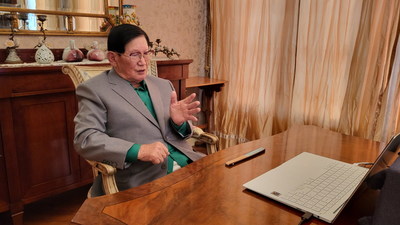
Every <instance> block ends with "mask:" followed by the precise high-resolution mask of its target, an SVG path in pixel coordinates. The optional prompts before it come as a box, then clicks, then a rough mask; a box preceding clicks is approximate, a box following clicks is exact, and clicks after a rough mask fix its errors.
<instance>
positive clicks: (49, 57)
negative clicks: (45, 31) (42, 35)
mask: <svg viewBox="0 0 400 225" xmlns="http://www.w3.org/2000/svg"><path fill="white" fill-rule="evenodd" d="M35 60H36V62H37V63H40V64H49V63H52V62H54V54H53V52H52V51H51V50H50V49H49V48H48V47H47V46H46V45H45V44H44V43H43V44H42V45H41V46H40V47H39V48H38V49H37V50H36V53H35Z"/></svg>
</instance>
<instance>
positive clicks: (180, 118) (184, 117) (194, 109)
mask: <svg viewBox="0 0 400 225" xmlns="http://www.w3.org/2000/svg"><path fill="white" fill-rule="evenodd" d="M195 97H196V94H195V93H193V94H191V95H189V96H188V97H186V98H185V99H182V100H180V101H178V99H177V96H176V92H175V91H173V92H172V93H171V107H170V115H171V119H172V121H174V123H175V124H176V125H178V126H180V125H182V124H183V123H184V122H186V121H188V120H192V121H197V118H196V117H195V116H194V115H195V114H196V113H198V112H200V108H199V105H200V102H199V101H193V100H194V98H195Z"/></svg>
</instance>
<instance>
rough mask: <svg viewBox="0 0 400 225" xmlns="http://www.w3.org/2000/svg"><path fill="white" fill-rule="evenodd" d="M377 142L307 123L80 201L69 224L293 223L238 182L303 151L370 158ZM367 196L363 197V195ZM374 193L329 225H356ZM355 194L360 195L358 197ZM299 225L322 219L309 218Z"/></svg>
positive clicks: (285, 211) (295, 218) (292, 215)
mask: <svg viewBox="0 0 400 225" xmlns="http://www.w3.org/2000/svg"><path fill="white" fill-rule="evenodd" d="M258 147H264V148H265V149H266V150H267V151H266V152H265V153H264V154H262V155H259V156H257V157H255V158H253V159H250V160H248V161H245V162H242V163H240V164H237V165H236V166H234V167H231V168H228V167H225V165H224V164H225V162H226V161H228V160H230V159H233V158H235V157H237V156H239V155H242V154H244V153H247V152H248V151H250V150H253V149H256V148H258ZM383 147H384V144H380V143H378V142H374V141H370V140H365V139H362V138H357V137H352V136H346V135H342V134H339V133H336V132H332V131H328V130H326V129H321V128H318V127H315V126H297V127H293V128H290V129H289V130H287V131H285V132H283V133H281V134H277V135H274V136H272V137H267V138H264V139H261V140H256V141H252V142H248V143H244V144H241V145H237V146H233V147H230V148H228V149H225V150H221V151H219V152H217V153H215V154H212V155H209V156H206V157H205V158H203V159H201V160H198V161H196V162H194V163H192V164H190V165H188V166H186V167H184V168H182V169H180V170H178V171H176V172H174V173H172V174H170V175H167V176H165V177H163V178H160V179H158V180H155V181H153V182H151V183H148V184H145V185H142V186H139V187H136V188H133V189H129V190H126V191H122V192H119V193H116V194H113V195H108V196H102V197H98V198H92V199H87V200H86V201H85V202H84V204H83V205H82V206H81V208H80V209H79V211H78V212H77V214H76V215H75V217H74V218H73V220H72V221H73V223H77V224H176V225H177V224H243V225H247V224H252V225H253V224H254V225H258V224H279V225H281V224H298V222H299V221H300V217H301V215H302V213H301V212H299V211H297V210H295V209H292V208H290V207H287V206H285V205H282V204H280V203H277V202H275V201H273V200H271V199H268V198H265V197H262V196H260V195H258V194H255V193H253V192H250V191H248V190H246V189H244V188H243V187H242V185H243V184H244V183H245V182H247V181H249V180H251V179H253V178H255V177H257V176H259V175H260V174H262V173H264V172H266V171H268V170H270V169H272V168H274V167H276V166H278V165H280V164H281V163H283V162H285V161H286V160H288V159H290V158H292V157H294V156H295V155H297V154H299V153H301V152H303V151H308V152H313V153H316V154H319V155H323V156H327V157H331V158H334V159H340V160H342V161H345V162H349V163H353V162H360V161H373V160H375V158H376V157H377V156H378V154H379V152H380V151H381V149H383ZM367 194H368V197H365V196H366V195H367ZM374 194H375V193H369V190H368V191H366V192H362V193H359V194H358V195H357V198H354V199H353V200H352V201H350V202H349V204H348V205H347V206H346V208H345V209H344V210H343V212H342V214H341V215H340V216H339V218H338V219H337V220H336V221H335V223H334V224H353V225H354V224H357V219H358V218H360V217H362V216H365V215H371V213H372V212H371V211H372V210H373V209H372V207H373V206H374V203H373V200H374V197H375V196H374ZM361 197H363V198H361ZM306 224H327V223H325V222H323V221H320V220H317V219H315V218H312V219H311V221H310V222H307V223H306Z"/></svg>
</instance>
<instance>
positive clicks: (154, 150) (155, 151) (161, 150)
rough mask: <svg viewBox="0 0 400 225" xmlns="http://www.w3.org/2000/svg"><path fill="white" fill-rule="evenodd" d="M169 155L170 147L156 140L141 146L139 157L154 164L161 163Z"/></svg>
mask: <svg viewBox="0 0 400 225" xmlns="http://www.w3.org/2000/svg"><path fill="white" fill-rule="evenodd" d="M168 155H169V152H168V148H167V147H166V146H165V145H164V144H163V143H161V142H154V143H151V144H143V145H142V146H140V149H139V153H138V157H137V158H138V160H140V161H150V162H152V163H153V164H160V163H162V162H164V160H165V158H167V156H168Z"/></svg>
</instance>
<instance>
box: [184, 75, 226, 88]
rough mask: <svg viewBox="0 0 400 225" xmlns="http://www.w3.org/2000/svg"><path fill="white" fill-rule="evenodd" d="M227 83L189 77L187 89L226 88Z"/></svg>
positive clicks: (206, 78)
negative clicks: (215, 86)
mask: <svg viewBox="0 0 400 225" xmlns="http://www.w3.org/2000/svg"><path fill="white" fill-rule="evenodd" d="M226 82H227V81H225V80H218V79H213V78H208V77H189V78H187V79H186V88H193V87H204V86H214V85H217V86H224V84H225V83H226Z"/></svg>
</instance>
